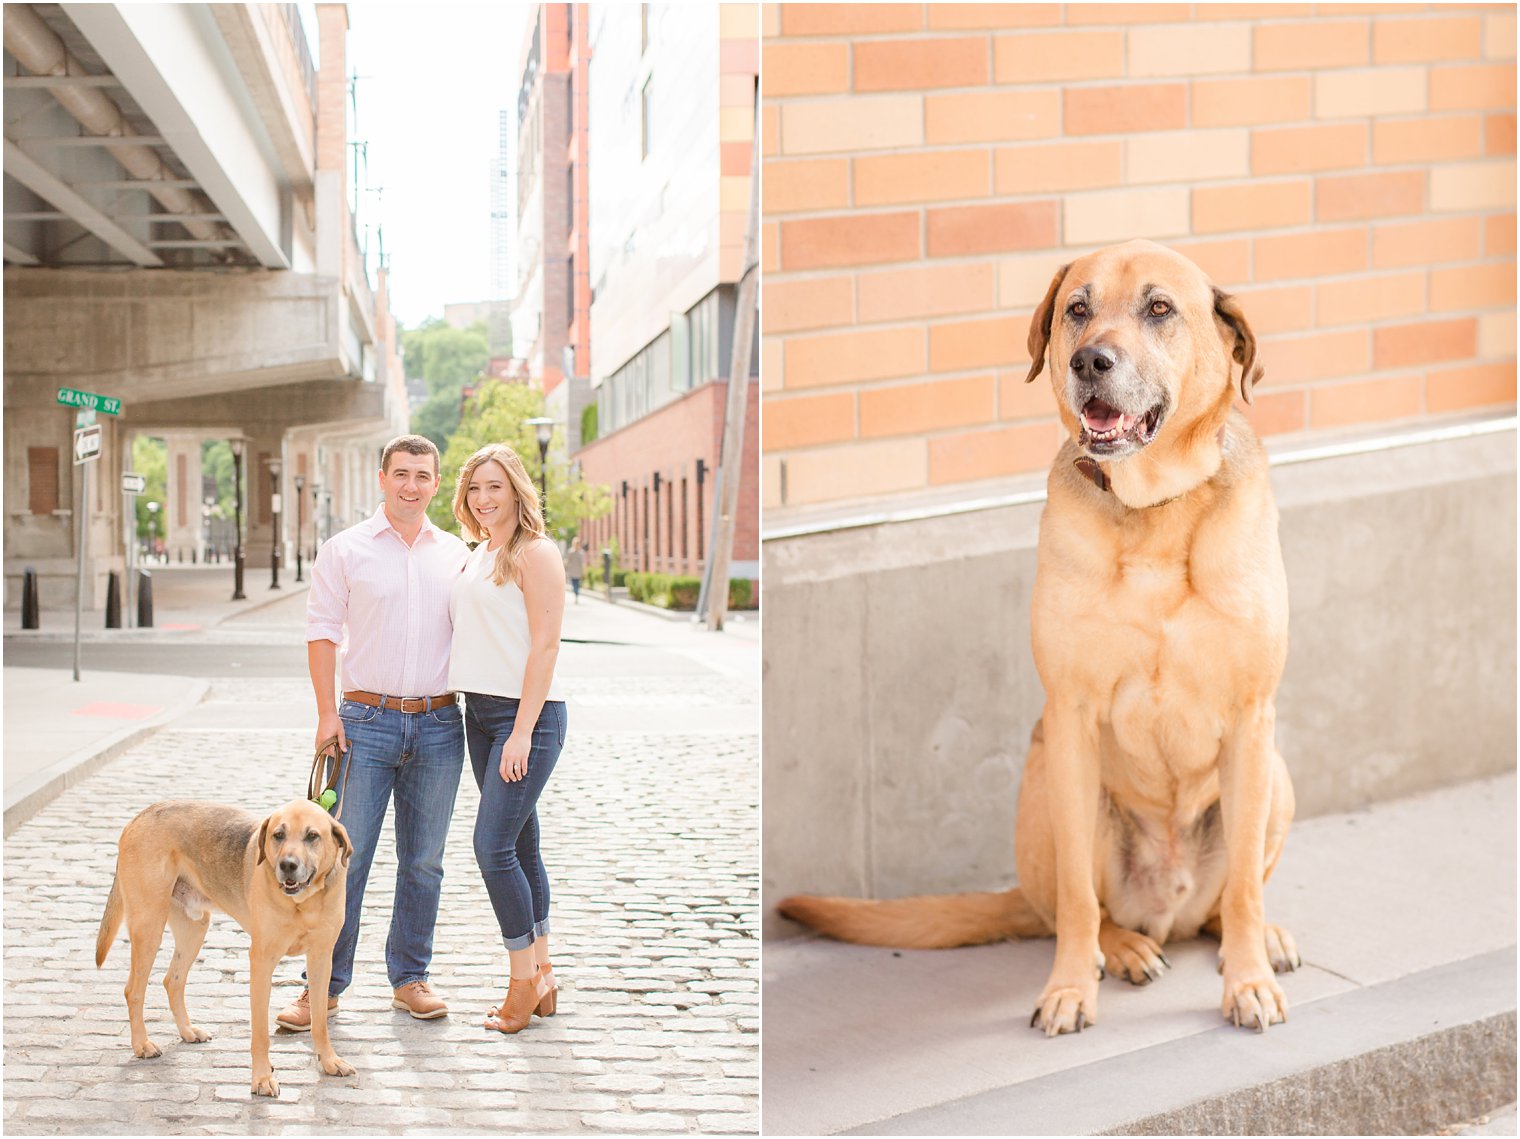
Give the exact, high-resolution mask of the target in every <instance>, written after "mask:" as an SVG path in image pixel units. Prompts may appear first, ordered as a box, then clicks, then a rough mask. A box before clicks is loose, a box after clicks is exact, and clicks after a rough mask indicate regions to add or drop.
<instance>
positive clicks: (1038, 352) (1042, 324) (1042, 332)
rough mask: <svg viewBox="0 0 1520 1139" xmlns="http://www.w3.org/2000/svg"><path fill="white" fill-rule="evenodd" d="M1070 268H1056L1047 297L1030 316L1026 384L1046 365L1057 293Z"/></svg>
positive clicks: (1064, 266)
mask: <svg viewBox="0 0 1520 1139" xmlns="http://www.w3.org/2000/svg"><path fill="white" fill-rule="evenodd" d="M1070 268H1071V266H1070V265H1062V266H1061V267H1060V268H1059V269H1057V270H1056V275H1055V277H1053V278H1052V279H1051V282H1050V289H1049V291H1048V292H1046V294H1045V299H1044V300H1043V301H1041V302H1040V304H1039V307H1038V308H1036V309H1035V310H1034V315H1033V316H1032V317H1030V318H1029V375H1027V376H1025V377H1024V382H1025V383H1026V384H1028V383H1032V382H1033V381H1034V378H1035V377H1036V376H1038V375H1039V374H1040V369H1042V368H1043V367H1044V366H1045V348H1046V346H1047V345H1048V344H1049V343H1050V321H1051V317H1052V316H1053V315H1054V313H1055V307H1056V294H1057V293H1059V292H1060V291H1061V282H1062V281H1064V280H1066V270H1068V269H1070Z"/></svg>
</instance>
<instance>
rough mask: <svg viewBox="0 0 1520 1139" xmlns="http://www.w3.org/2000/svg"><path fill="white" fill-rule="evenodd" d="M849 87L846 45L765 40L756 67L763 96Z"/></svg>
mask: <svg viewBox="0 0 1520 1139" xmlns="http://www.w3.org/2000/svg"><path fill="white" fill-rule="evenodd" d="M849 87H850V45H849V44H846V43H837V42H836V43H768V44H766V45H765V47H764V63H763V66H762V67H761V69H760V90H761V93H762V95H763V97H764V98H766V99H780V98H784V97H785V96H787V95H829V94H834V93H836V92H840V91H847V90H849Z"/></svg>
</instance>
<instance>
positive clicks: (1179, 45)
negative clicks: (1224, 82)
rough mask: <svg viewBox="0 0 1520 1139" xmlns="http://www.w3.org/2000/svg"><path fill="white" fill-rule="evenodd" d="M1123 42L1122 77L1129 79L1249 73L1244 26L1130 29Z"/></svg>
mask: <svg viewBox="0 0 1520 1139" xmlns="http://www.w3.org/2000/svg"><path fill="white" fill-rule="evenodd" d="M1125 42H1126V45H1127V53H1126V56H1125V66H1124V74H1126V75H1127V76H1129V77H1130V78H1131V79H1143V78H1147V77H1155V76H1162V75H1177V76H1189V77H1191V76H1195V75H1207V74H1210V73H1213V74H1239V73H1240V72H1243V71H1250V70H1251V29H1250V27H1249V26H1248V25H1246V24H1236V23H1210V22H1193V23H1187V24H1177V25H1173V26H1170V27H1164V28H1131V29H1130V30H1129V31H1128V32H1127V33H1125Z"/></svg>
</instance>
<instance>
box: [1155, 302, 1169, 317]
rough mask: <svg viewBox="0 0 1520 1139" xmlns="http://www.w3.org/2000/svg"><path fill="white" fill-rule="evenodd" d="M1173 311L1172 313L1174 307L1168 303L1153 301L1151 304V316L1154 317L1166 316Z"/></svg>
mask: <svg viewBox="0 0 1520 1139" xmlns="http://www.w3.org/2000/svg"><path fill="white" fill-rule="evenodd" d="M1171 311H1172V306H1171V305H1170V304H1168V303H1167V302H1166V301H1152V302H1151V315H1152V316H1165V315H1166V314H1167V313H1169V312H1171Z"/></svg>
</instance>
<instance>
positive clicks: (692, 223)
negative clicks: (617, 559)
mask: <svg viewBox="0 0 1520 1139" xmlns="http://www.w3.org/2000/svg"><path fill="white" fill-rule="evenodd" d="M589 8H590V22H589V38H590V48H591V61H590V70H589V104H588V118H589V131H590V137H589V140H588V143H589V153H590V154H591V156H592V159H591V164H590V172H589V181H588V191H589V223H590V224H589V239H590V244H589V262H588V267H589V272H590V275H589V280H588V298H592V299H590V303H589V317H590V322H591V327H592V328H593V329H594V330H595V334H596V335H595V350H594V353H593V354H592V356H591V359H590V366H589V375H590V381H591V390H592V393H593V395H594V397H595V401H596V423H597V436H596V438H595V439H594V440H590V441H587V442H584V443H583V445H582V446H581V449H580V450H579V451H577V452H576V453H575V455H574V458H575V460H576V461H577V462H579V464H580V466H581V471H582V474H583V477H585V478H586V480H587V481H589V482H593V483H602V484H605V485H607V486H608V487H610V488H611V490H612V496H613V507H614V508H613V512H612V514H611V515H609V516H608V517H606V518H602V519H599V520H597V521H595V522H592V523H591V524H590V525H589V526H588V527H587V530H586V532H585V536H586V538H587V540H588V541H589V542H590V543H591V546H592V549H593V550H594V551H595V550H601V549H602V548H604V547H606V546H607V545H609V544H610V543H611V542H612V541H613V540H614V539H616V541H617V545H618V547H619V549H620V551H621V562H622V564H623V565H624V566H625V567H626V568H629V569H637V570H653V571H657V572H663V573H676V574H683V575H690V576H698V575H700V574H701V572H702V567H703V564H704V561H705V558H706V556H707V553H708V546H709V543H710V542H711V536H712V511H713V502H714V497H713V495H714V490H715V487H716V479H715V472H716V470H717V467H718V462H719V457H720V451H721V446H722V435H723V417H724V406H725V402H726V400H727V392H728V376H727V373H728V370H729V367H730V357H731V351H732V344H731V343H730V337H731V335H732V324H733V316H734V304H735V290H736V285H737V283H738V281H739V279H740V277H741V276H742V274H743V271H744V265H743V264H742V262H743V254H744V235H745V224H746V221H747V214H748V208H749V200H750V174H751V171H750V164H751V159H752V149H753V144H754V123H755V104H754V100H755V85H756V75H757V71H758V65H759V10H758V7H757V6H755V5H750V4H723V5H717V6H710V7H709V6H702V7H687V8H674V7H671V6H662V5H639V6H634V5H615V4H592V5H590V6H589ZM758 365H759V357H758V353H756V354H755V355H754V357H753V359H752V363H751V376H750V381H749V382H750V393H749V405H748V414H747V418H746V421H745V427H746V433H745V443H744V448H743V454H742V456H741V459H740V462H739V477H740V498H739V508H738V518H737V525H736V529H735V537H734V549H733V560H732V566H731V573H732V576H734V577H750V578H753V577H755V576H756V575H757V573H758V562H759V540H758V531H759V510H758V505H759V504H758V499H759V486H758V477H757V476H758V468H759V407H758V398H759V392H758V386H759V385H758V382H757V380H756V378H755V377H756V375H757V373H758ZM578 367H579V365H578Z"/></svg>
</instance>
